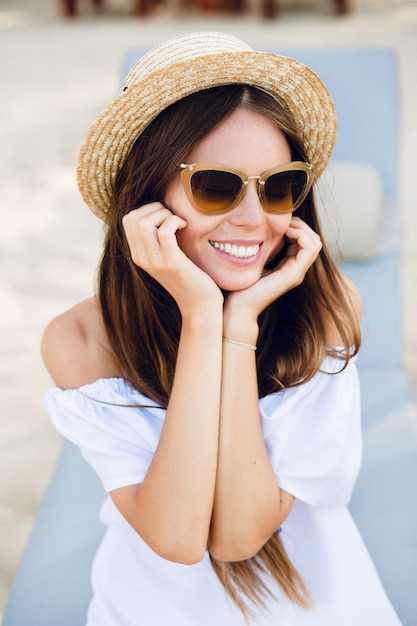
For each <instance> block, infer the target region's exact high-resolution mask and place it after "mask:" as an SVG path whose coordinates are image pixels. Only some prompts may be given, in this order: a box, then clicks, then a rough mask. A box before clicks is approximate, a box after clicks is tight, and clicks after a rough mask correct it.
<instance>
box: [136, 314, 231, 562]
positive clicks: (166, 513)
mask: <svg viewBox="0 0 417 626" xmlns="http://www.w3.org/2000/svg"><path fill="white" fill-rule="evenodd" d="M205 318H206V320H207V322H206V323H205V322H204V319H201V318H200V319H198V321H197V322H196V321H195V318H194V319H189V320H184V321H183V326H182V332H181V338H180V343H179V350H178V357H177V363H176V371H175V378H174V384H173V389H172V394H171V397H170V401H169V405H168V409H167V413H166V418H165V422H164V426H163V429H162V434H161V437H160V441H159V444H158V448H157V450H156V452H155V455H154V458H153V461H152V463H151V465H150V468H149V470H148V472H147V475H146V477H145V479H144V481H143V483H142V485H140V487H139V488H138V489H137V491H136V493H135V503H134V506H133V507H132V509H131V515H132V514H133V516H134V518H135V519H134V523H133V524H132V525H133V526H134V527H135V529H136V530H137V531H138V532H139V534H140V535H141V536H142V537H143V538H144V539H145V541H147V543H149V545H151V547H152V548H153V549H154V550H155V551H156V552H157V553H159V554H161V555H162V556H164V557H165V558H168V559H171V560H174V561H182V562H194V561H196V560H199V558H202V556H203V554H204V551H205V549H206V547H207V541H208V534H209V527H210V520H211V513H212V507H213V498H214V487H215V476H216V464H217V452H218V428H219V403H220V380H221V332H222V319H221V307H219V311H218V312H216V311H212V313H211V314H208V315H205ZM129 521H130V523H132V520H131V519H129Z"/></svg>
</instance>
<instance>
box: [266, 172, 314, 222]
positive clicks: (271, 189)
mask: <svg viewBox="0 0 417 626" xmlns="http://www.w3.org/2000/svg"><path fill="white" fill-rule="evenodd" d="M307 183H308V177H307V173H306V172H304V171H303V170H287V171H285V172H277V173H276V174H271V176H268V178H267V179H266V181H265V190H264V193H265V202H266V207H265V208H266V209H267V210H268V211H272V212H273V213H289V212H291V211H292V210H294V207H295V208H297V207H298V205H299V201H300V199H301V198H302V197H303V195H304V193H305V190H306V187H307Z"/></svg>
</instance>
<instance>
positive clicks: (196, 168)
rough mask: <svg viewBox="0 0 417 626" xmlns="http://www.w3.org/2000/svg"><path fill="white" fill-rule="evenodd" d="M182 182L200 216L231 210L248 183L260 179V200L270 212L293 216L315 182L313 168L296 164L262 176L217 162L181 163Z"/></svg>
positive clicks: (275, 169)
mask: <svg viewBox="0 0 417 626" xmlns="http://www.w3.org/2000/svg"><path fill="white" fill-rule="evenodd" d="M179 167H180V168H181V170H182V171H181V181H182V184H183V186H184V190H185V193H186V194H187V198H188V200H189V201H190V203H191V205H192V206H193V207H194V208H195V209H196V210H197V211H200V212H201V213H206V214H210V215H215V214H216V213H227V212H228V211H231V210H232V209H233V208H234V207H235V206H236V205H237V204H238V202H239V201H240V200H241V198H242V196H243V194H244V192H245V188H246V186H247V185H248V183H249V181H250V180H251V179H252V178H253V179H257V182H256V185H257V189H258V196H259V201H260V203H261V205H262V207H263V209H264V210H265V211H267V212H268V213H281V214H284V213H292V212H293V211H295V210H296V209H298V207H299V206H300V205H301V203H302V202H303V200H304V199H305V197H306V196H307V194H308V192H309V191H310V188H311V186H312V184H313V180H314V172H313V166H312V165H310V163H304V162H303V161H293V162H291V163H287V164H286V165H281V166H280V167H275V168H274V169H271V170H267V171H266V172H263V173H262V174H261V175H260V176H247V175H246V174H243V173H242V172H239V171H237V170H234V169H231V168H229V167H225V166H223V165H217V164H216V163H190V164H187V163H180V164H179Z"/></svg>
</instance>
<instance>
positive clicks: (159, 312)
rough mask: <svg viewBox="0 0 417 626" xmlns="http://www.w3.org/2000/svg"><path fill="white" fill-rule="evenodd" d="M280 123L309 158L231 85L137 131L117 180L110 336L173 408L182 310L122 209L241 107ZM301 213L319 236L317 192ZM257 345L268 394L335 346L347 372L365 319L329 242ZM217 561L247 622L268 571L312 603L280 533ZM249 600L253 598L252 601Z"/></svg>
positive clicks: (146, 384)
mask: <svg viewBox="0 0 417 626" xmlns="http://www.w3.org/2000/svg"><path fill="white" fill-rule="evenodd" d="M238 107H242V108H245V109H247V110H251V111H254V112H257V113H259V114H261V115H263V116H265V117H267V118H268V119H270V120H272V121H273V122H274V123H275V124H276V126H277V127H278V128H279V129H281V130H282V131H283V132H284V134H285V135H286V138H287V140H288V143H289V146H290V149H291V153H292V154H291V156H292V159H297V160H298V159H300V160H303V161H306V160H308V159H307V155H306V154H305V152H304V148H303V146H302V145H301V143H300V140H299V137H298V134H297V130H296V128H295V125H294V122H293V120H292V117H291V115H290V114H289V112H288V111H287V110H286V109H284V107H283V106H282V105H281V104H280V103H279V102H277V101H276V100H275V99H274V98H272V97H271V96H270V95H269V94H267V93H265V92H263V91H260V90H258V89H255V88H253V87H248V86H245V85H229V86H223V87H216V88H213V89H208V90H204V91H201V92H198V93H196V94H193V95H191V96H188V97H187V98H184V99H183V100H180V101H179V102H177V103H175V104H173V105H171V106H170V107H168V108H167V109H166V110H165V111H163V112H162V113H161V114H160V115H159V116H158V117H157V118H156V119H155V120H154V121H153V122H152V123H151V124H150V125H149V126H148V127H147V129H146V130H145V131H144V132H143V133H142V134H141V135H140V136H139V137H138V139H137V140H136V142H135V144H134V146H133V148H132V150H131V152H130V154H129V155H128V157H127V159H126V161H125V163H124V164H123V166H122V168H121V170H120V172H119V173H118V176H117V179H116V181H115V188H114V194H113V198H112V204H111V207H110V210H109V213H108V219H107V233H106V239H105V245H104V252H103V257H102V261H101V265H100V269H99V293H100V303H101V308H102V312H103V317H104V322H105V325H106V329H107V333H108V336H109V340H110V343H111V346H112V349H113V352H114V355H115V357H116V359H117V360H118V363H119V366H120V368H121V371H122V372H123V375H124V376H125V377H126V378H127V380H129V381H130V382H131V383H132V385H133V386H134V387H135V388H137V389H138V390H140V391H141V392H142V393H143V394H144V395H146V396H148V397H150V398H152V399H154V400H156V401H157V402H159V403H160V404H161V406H164V407H166V406H167V404H168V401H169V396H170V392H171V388H172V384H173V378H174V368H175V362H176V357H177V350H178V342H179V335H180V329H181V316H180V313H179V310H178V307H177V305H176V303H175V301H174V299H173V298H172V297H171V296H170V294H169V293H168V292H167V291H166V290H165V289H164V288H163V287H162V286H161V285H160V284H159V283H158V282H157V281H155V280H154V279H153V278H151V277H150V276H149V275H148V274H147V273H146V272H145V271H143V270H142V269H141V268H139V267H137V266H136V265H135V264H134V263H133V261H132V259H131V256H130V252H129V248H128V244H127V241H126V238H125V236H124V231H123V227H122V218H123V216H124V215H125V214H126V213H128V212H129V211H131V210H132V209H134V208H137V207H139V206H141V205H143V204H145V203H148V202H152V201H163V199H164V196H165V193H166V190H167V188H168V186H169V184H170V183H171V182H172V180H173V179H174V178H175V176H177V175H178V168H177V164H178V163H180V162H182V161H186V159H187V155H188V154H189V153H190V152H191V150H192V149H193V147H194V146H195V145H196V144H197V143H198V142H199V141H200V140H201V139H202V138H203V137H205V136H206V135H207V134H208V133H209V132H210V131H211V130H212V129H213V128H214V127H215V126H216V125H217V124H218V123H219V122H220V121H221V120H223V119H224V118H225V117H226V116H227V115H229V114H230V113H231V112H232V111H234V110H235V109H236V108H238ZM297 215H299V216H300V217H301V218H302V219H303V220H304V221H305V222H307V224H309V225H310V226H311V227H312V228H313V230H315V231H316V232H318V233H319V234H320V224H319V222H318V218H317V215H316V211H315V205H314V198H313V192H312V191H311V192H310V193H309V195H308V197H307V199H306V200H305V201H304V203H303V205H302V206H301V207H300V208H299V209H298V211H297ZM328 320H331V321H332V323H333V324H334V326H335V328H336V329H337V330H338V332H339V335H340V337H341V343H342V345H341V346H340V350H335V349H330V348H328V347H327V346H326V334H325V328H326V325H327V321H328ZM259 323H260V334H259V340H258V351H257V371H258V387H259V396H260V397H263V396H265V395H266V394H269V393H272V392H275V391H278V390H280V389H283V388H285V387H291V386H294V385H298V384H300V383H302V382H305V381H307V380H309V379H311V378H312V377H313V376H314V375H315V374H316V373H317V371H318V370H319V368H320V365H321V363H322V361H323V358H324V356H325V355H326V354H328V353H329V352H330V353H331V354H332V355H333V356H336V357H337V358H339V359H340V360H341V369H343V367H345V366H346V364H347V362H348V360H349V358H350V357H351V356H352V355H353V354H355V353H356V351H357V349H358V347H359V343H360V331H359V327H358V321H357V319H356V316H355V314H354V311H353V307H352V305H351V303H350V299H349V295H348V293H347V291H346V289H345V288H344V286H343V281H342V280H341V277H340V274H339V271H338V269H337V267H336V266H335V264H334V262H333V260H332V259H331V257H330V255H329V253H328V251H327V249H326V246H325V245H324V246H323V249H322V250H321V252H320V255H319V257H318V259H317V260H316V262H315V263H314V264H313V265H312V267H311V268H310V269H309V270H308V272H307V274H306V276H305V279H304V280H303V282H302V283H301V284H300V285H299V286H298V287H296V288H294V289H292V290H291V291H289V292H288V293H286V294H285V295H284V296H282V297H280V298H279V299H278V300H276V301H275V302H274V303H273V304H271V305H270V306H269V307H268V308H267V309H266V310H265V311H264V312H263V313H262V315H261V316H260V319H259ZM212 564H213V567H214V569H215V571H216V573H217V575H218V577H219V579H220V580H221V582H222V584H223V585H224V587H225V589H226V591H227V593H228V594H229V595H230V596H231V597H232V599H233V600H234V601H235V602H236V603H237V605H238V606H239V607H240V608H241V610H242V612H243V613H244V615H245V618H246V619H247V617H248V614H249V612H250V609H249V608H248V603H249V604H252V605H253V604H263V602H264V600H265V596H266V595H267V594H269V593H273V590H271V588H270V587H269V586H268V585H267V584H266V583H265V576H264V573H265V572H266V573H269V575H270V578H272V579H273V580H275V582H276V583H277V584H278V585H279V587H280V588H281V590H282V591H283V592H284V594H286V595H287V596H288V597H289V598H290V599H291V600H292V601H293V602H296V603H298V604H300V605H302V606H308V605H309V595H308V592H307V590H306V588H305V587H304V584H303V581H302V580H301V578H300V576H299V574H298V572H297V570H296V569H295V567H294V566H293V564H292V563H291V560H290V559H289V557H288V556H287V554H286V552H285V549H284V547H283V545H282V542H281V540H280V537H279V533H274V534H273V535H272V537H271V538H270V539H269V541H268V542H267V543H266V544H265V546H264V547H263V548H262V549H261V550H260V552H259V553H258V554H257V555H256V556H255V557H253V558H251V559H248V560H246V561H242V562H239V563H220V562H218V561H216V560H215V559H213V558H212ZM242 598H247V601H244V600H243V599H242Z"/></svg>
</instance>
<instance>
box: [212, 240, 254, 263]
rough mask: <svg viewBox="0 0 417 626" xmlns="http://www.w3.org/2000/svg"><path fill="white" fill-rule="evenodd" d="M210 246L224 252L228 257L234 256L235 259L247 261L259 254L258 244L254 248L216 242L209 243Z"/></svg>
mask: <svg viewBox="0 0 417 626" xmlns="http://www.w3.org/2000/svg"><path fill="white" fill-rule="evenodd" d="M210 245H212V246H213V248H217V250H220V251H221V252H225V253H226V254H229V255H230V256H234V257H236V258H237V259H248V258H250V257H252V256H256V255H257V254H258V252H259V244H256V245H254V246H238V245H236V244H231V243H219V242H217V241H210Z"/></svg>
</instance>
